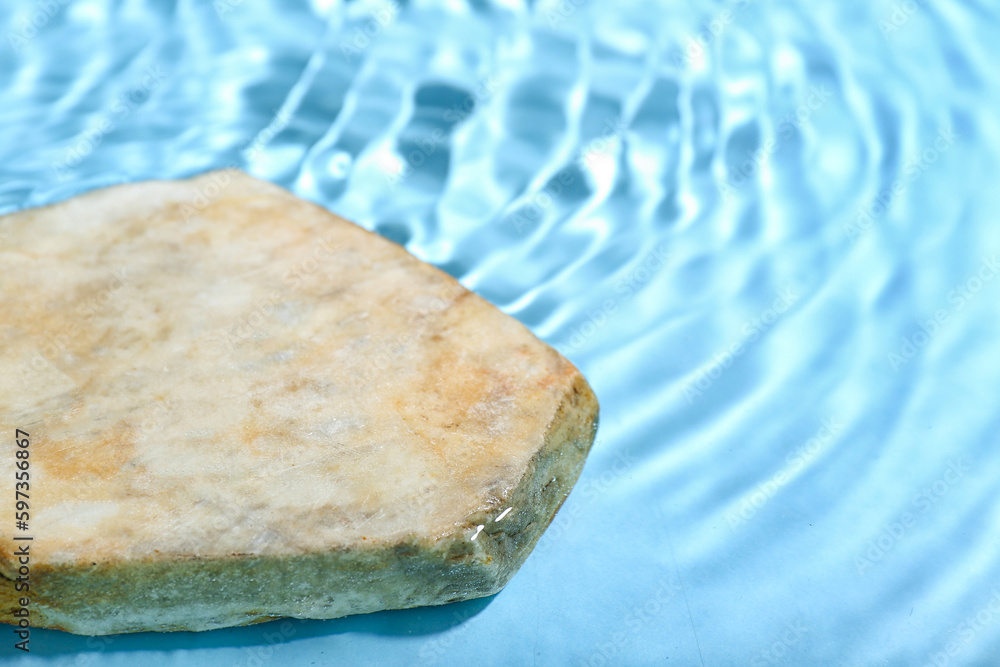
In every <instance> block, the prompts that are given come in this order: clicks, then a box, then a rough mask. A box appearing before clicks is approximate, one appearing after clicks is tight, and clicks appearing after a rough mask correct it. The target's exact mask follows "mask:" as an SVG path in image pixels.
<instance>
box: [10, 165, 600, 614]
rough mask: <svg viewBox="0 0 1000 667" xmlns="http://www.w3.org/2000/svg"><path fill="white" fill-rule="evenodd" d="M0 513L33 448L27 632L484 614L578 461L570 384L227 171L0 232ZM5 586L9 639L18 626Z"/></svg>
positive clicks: (463, 312) (425, 280)
mask: <svg viewBox="0 0 1000 667" xmlns="http://www.w3.org/2000/svg"><path fill="white" fill-rule="evenodd" d="M0 231H2V232H3V234H0V239H2V240H0V259H2V266H3V271H2V272H0V357H2V360H0V363H2V368H3V371H4V372H3V373H2V374H0V427H2V429H3V431H2V439H0V461H2V462H3V463H2V467H3V469H5V470H7V472H5V473H4V475H3V479H2V480H0V489H2V490H3V495H4V496H5V497H7V498H8V499H9V500H8V502H12V500H13V498H14V488H13V487H14V479H13V477H14V475H13V468H12V462H13V461H14V460H15V458H14V457H15V451H16V446H15V443H14V434H15V429H16V428H20V429H23V430H24V431H27V432H28V433H29V434H30V442H31V444H30V446H29V451H30V458H29V461H30V469H29V471H30V490H29V495H30V501H29V502H30V510H29V511H30V522H29V529H28V531H26V532H20V531H15V528H14V525H13V524H14V521H13V516H12V514H10V513H9V516H8V517H7V518H5V519H3V520H2V521H0V575H2V576H3V577H4V578H6V579H12V578H14V577H15V576H16V570H17V567H18V565H17V563H16V561H15V558H14V555H13V551H14V548H15V545H18V544H19V543H17V542H14V541H13V540H12V537H13V534H15V533H17V534H19V535H30V536H32V537H33V540H32V541H31V543H30V544H31V546H30V553H31V562H30V568H31V572H30V578H31V583H30V586H31V587H30V596H31V603H30V608H31V613H32V617H31V618H32V625H33V626H36V627H37V626H44V627H53V628H60V629H63V630H67V631H69V632H74V633H80V634H108V633H119V632H135V631H143V630H203V629H209V628H217V627H225V626H231V625H243V624H247V623H254V622H258V621H261V620H267V619H270V618H276V617H283V616H292V617H299V618H333V617H338V616H343V615H347V614H354V613H363V612H370V611H375V610H380V609H391V608H405V607H412V606H418V605H427V604H440V603H444V602H449V601H454V600H462V599H468V598H474V597H479V596H484V595H489V594H492V593H495V592H497V591H499V590H500V589H501V588H502V587H503V586H504V585H505V584H506V583H507V581H508V580H509V579H510V577H511V576H513V574H514V572H516V570H517V569H518V567H520V565H521V564H522V563H523V562H524V560H525V558H526V557H527V556H528V553H529V552H530V551H531V549H532V548H533V546H534V544H535V543H536V541H537V540H538V538H539V536H540V535H541V532H542V531H543V530H544V529H545V527H546V526H547V525H548V524H549V522H550V521H551V520H552V518H553V515H554V514H555V512H556V510H557V509H558V507H559V505H560V504H561V503H562V501H563V500H564V499H565V497H566V496H567V495H568V493H569V491H570V489H571V487H572V485H573V484H574V482H575V481H576V479H577V477H578V475H579V472H580V470H581V468H582V466H583V462H584V459H585V457H586V454H587V452H588V450H589V448H590V445H591V443H592V441H593V436H594V431H595V429H596V420H597V401H596V398H595V397H594V394H593V392H592V391H591V390H590V388H589V386H588V385H587V383H586V381H585V380H584V378H583V377H582V376H581V374H580V373H579V371H577V369H576V368H574V367H573V365H572V364H570V363H569V362H568V361H567V360H565V359H564V358H562V357H561V356H560V355H559V354H558V353H557V352H555V351H554V350H553V349H551V348H550V347H549V346H547V345H545V344H544V343H542V342H541V341H539V340H538V339H537V338H535V337H534V336H533V335H532V334H531V333H530V332H529V331H528V330H527V329H526V328H525V327H524V326H522V325H521V324H520V323H518V322H517V321H516V320H514V319H513V318H511V317H509V316H507V315H505V314H503V313H501V312H500V311H498V310H497V309H496V308H494V307H493V306H491V305H490V304H488V303H487V302H485V301H484V300H483V299H481V298H479V297H478V296H476V295H475V294H472V293H471V292H469V291H467V290H466V289H464V288H463V287H462V286H461V285H460V284H458V283H457V282H456V281H455V280H453V279H452V278H450V277H449V276H447V275H446V274H444V273H442V272H441V271H439V270H437V269H435V268H433V267H431V266H429V265H427V264H424V263H422V262H420V261H418V260H417V259H415V258H414V257H412V256H411V255H409V254H408V253H406V251H405V250H404V249H402V248H401V247H399V246H397V245H395V244H393V243H391V242H389V241H387V240H385V239H383V238H381V237H379V236H378V235H375V234H372V233H370V232H368V231H365V230H363V229H362V228H360V227H357V226H355V225H353V224H351V223H349V222H346V221H344V220H342V219H340V218H338V217H336V216H334V215H332V214H331V213H329V212H327V211H325V210H324V209H322V208H320V207H317V206H315V205H313V204H310V203H308V202H305V201H302V200H300V199H298V198H296V197H294V196H293V195H291V194H290V193H288V192H286V191H285V190H282V189H281V188H278V187H277V186H274V185H272V184H269V183H264V182H261V181H258V180H255V179H253V178H250V177H249V176H246V175H245V174H242V173H239V172H235V171H227V172H214V173H210V174H205V175H202V176H200V177H197V178H195V179H191V180H187V181H176V182H156V181H154V182H146V183H136V184H130V185H123V186H117V187H113V188H108V189H105V190H101V191H97V192H92V193H89V194H86V195H83V196H79V197H76V198H74V199H72V200H69V201H67V202H63V203H61V204H57V205H54V206H50V207H45V208H40V209H34V210H26V211H21V212H18V213H15V214H12V215H8V216H5V217H3V218H0ZM22 595H23V593H15V592H14V586H13V582H12V581H0V603H2V605H3V614H2V616H0V618H2V619H3V620H4V621H5V622H9V621H10V619H11V618H12V617H11V615H10V613H9V611H8V610H9V609H10V608H12V607H14V606H16V605H17V602H16V600H17V598H19V597H21V596H22Z"/></svg>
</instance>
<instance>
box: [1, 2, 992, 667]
mask: <svg viewBox="0 0 1000 667" xmlns="http://www.w3.org/2000/svg"><path fill="white" fill-rule="evenodd" d="M514 4H516V3H510V2H505V3H500V2H497V3H496V4H492V5H491V4H489V3H487V2H485V1H483V2H472V3H470V4H469V5H465V4H463V3H450V5H449V7H450V6H451V5H454V7H451V8H450V9H449V8H447V7H446V6H445V5H448V3H431V2H414V3H409V4H404V5H393V4H392V3H390V2H383V3H377V2H373V3H357V2H356V3H350V4H349V5H347V6H346V7H341V6H340V5H336V6H334V4H333V3H315V4H314V5H312V6H310V5H308V4H302V3H298V4H295V5H294V6H291V7H289V6H286V5H284V4H278V3H273V4H270V5H268V4H266V3H265V6H261V5H259V4H258V3H249V2H247V3H242V2H237V1H236V0H226V1H225V2H222V3H221V4H220V3H218V2H217V3H215V6H213V5H212V4H211V3H180V4H176V5H175V4H172V3H166V2H163V3H151V4H149V5H139V4H136V3H99V2H83V1H79V2H74V3H67V4H65V5H62V4H60V3H48V4H46V3H22V4H19V5H17V6H16V7H14V8H11V7H6V6H5V7H3V8H2V9H0V17H2V20H3V26H4V27H5V28H4V35H5V37H6V43H5V44H4V45H3V46H2V48H3V52H2V55H0V58H2V60H0V62H2V67H0V99H2V100H3V101H4V104H3V105H2V106H0V121H2V122H0V151H2V152H3V153H2V157H3V159H2V160H0V172H2V174H3V177H2V178H0V209H2V210H4V211H10V210H14V209H17V208H21V207H25V206H33V205H39V204H44V203H47V202H51V201H55V200H58V199H62V198H65V197H68V196H71V195H72V194H75V193H78V192H82V191H85V190H89V189H92V188H94V187H98V186H103V185H108V184H112V183H116V182H121V181H128V180H140V179H145V178H173V177H182V176H187V175H190V174H194V173H197V172H200V171H204V170H206V169H210V168H219V167H224V166H227V165H230V164H238V165H242V166H244V167H245V168H246V169H247V170H248V171H250V172H251V173H253V174H255V175H257V176H260V177H262V178H266V179H269V180H272V181H275V182H277V183H279V184H281V185H283V186H286V187H289V188H291V189H293V190H294V191H295V192H297V193H299V194H300V195H302V196H304V197H307V198H310V199H312V200H315V201H318V202H320V203H321V204H323V205H324V206H327V207H329V208H331V209H333V210H334V211H336V212H338V213H340V214H341V215H344V216H345V217H348V218H350V219H353V220H356V221H357V222H359V223H360V224H362V225H364V226H366V227H369V228H371V229H375V230H377V231H379V232H380V233H382V234H384V235H385V236H387V237H389V238H391V239H392V240H394V241H397V242H399V243H402V244H405V245H406V246H407V248H408V249H409V250H410V251H411V252H413V253H414V254H415V255H417V256H418V257H420V258H422V259H424V260H426V261H430V262H433V263H434V264H436V265H438V266H440V267H442V268H444V269H445V270H447V271H449V272H450V273H452V274H453V275H456V276H458V277H459V278H461V280H462V281H463V283H464V284H466V285H467V286H468V287H470V288H472V289H474V290H476V291H477V292H478V293H480V294H481V295H483V296H484V297H486V298H487V299H489V300H490V301H492V302H493V303H495V304H497V305H498V306H500V307H501V308H503V309H505V310H506V311H507V312H509V313H511V314H512V315H514V316H516V317H518V318H519V319H520V320H521V321H523V322H524V323H525V324H527V325H528V326H530V327H531V328H532V329H533V330H534V331H535V332H536V333H538V335H539V336H541V337H542V338H544V339H545V340H547V341H549V342H550V343H552V344H553V345H555V346H556V347H557V348H559V349H560V350H562V351H563V352H564V353H565V354H567V356H569V357H570V358H571V359H572V360H573V361H574V362H575V363H576V364H577V365H579V366H580V367H581V369H582V370H583V371H584V372H585V374H586V375H587V377H588V378H589V379H590V381H591V383H592V384H593V386H594V388H595V389H596V391H597V393H598V396H599V397H600V399H601V404H602V426H601V432H600V435H599V439H598V442H597V444H596V445H595V448H594V451H593V453H592V455H591V458H590V460H589V462H588V465H587V468H586V470H585V471H584V474H583V477H582V478H581V480H580V483H579V486H578V488H577V490H576V491H575V492H574V494H573V495H572V496H571V498H570V499H569V500H568V501H567V503H566V504H565V506H564V507H563V510H562V511H561V512H560V515H559V516H558V517H557V519H556V521H555V523H554V524H553V526H552V528H551V529H550V531H549V532H548V533H547V534H546V536H545V537H544V538H543V540H542V542H541V544H540V546H539V548H538V551H537V553H536V554H534V556H533V557H532V558H530V559H529V561H528V563H527V564H526V565H525V566H524V568H523V570H522V571H521V572H520V573H519V574H518V575H517V576H516V577H515V578H514V580H513V581H512V583H511V584H510V585H509V586H508V588H507V589H506V590H505V591H504V592H503V593H501V594H500V595H499V596H497V598H496V599H494V600H493V601H492V602H491V603H490V604H488V605H487V606H486V607H485V608H484V609H482V610H481V611H479V613H478V614H475V615H473V616H472V617H471V618H470V615H469V614H463V615H462V618H461V621H462V622H461V623H459V624H458V625H457V626H456V627H454V628H452V629H450V630H446V631H444V633H443V634H441V635H440V636H438V637H436V638H434V639H430V640H429V639H427V638H426V637H421V636H420V635H415V636H407V635H406V634H405V633H399V636H392V635H393V634H394V633H392V632H390V631H379V630H378V627H380V626H379V623H380V621H378V620H377V619H379V618H380V617H382V616H380V615H375V616H372V617H366V618H364V619H360V620H357V619H356V620H354V621H345V622H344V623H349V625H348V626H335V625H330V624H327V625H321V624H315V625H310V626H309V627H310V628H314V631H311V634H309V636H308V638H302V639H301V640H300V641H298V642H296V643H295V644H294V646H292V645H289V646H287V647H285V648H284V649H283V650H285V651H286V653H284V654H281V655H287V656H288V659H291V660H294V659H296V657H303V656H306V657H309V656H314V655H315V654H318V653H319V651H320V650H322V651H324V655H325V656H345V659H350V660H356V661H357V662H358V664H368V663H369V662H371V663H372V664H374V662H373V661H374V658H365V657H361V656H363V655H369V654H371V655H379V656H381V657H382V658H383V659H385V656H386V654H389V655H390V657H391V658H392V659H398V660H399V661H404V662H405V661H412V660H424V661H425V662H426V661H428V660H429V658H428V656H429V655H430V654H431V653H433V655H438V654H439V653H440V651H439V649H441V647H442V646H445V645H447V651H446V652H445V653H444V654H442V655H445V654H446V655H459V654H462V655H477V656H479V657H480V658H482V660H485V661H486V662H487V663H488V664H524V663H525V662H527V661H528V660H529V659H531V660H533V661H535V660H537V661H538V662H539V663H542V664H560V663H563V662H566V661H567V656H570V657H571V660H570V662H572V663H573V664H698V663H699V662H703V663H704V664H745V663H750V664H780V663H787V664H845V665H856V664H908V665H915V664H924V663H929V664H935V661H936V662H937V663H939V664H944V663H941V660H944V659H947V660H948V662H947V663H946V664H989V663H990V662H991V660H992V659H993V658H994V656H996V655H997V654H998V649H1000V617H995V618H994V616H993V615H992V612H989V609H990V607H989V605H990V604H991V601H992V600H993V597H991V596H994V592H995V591H994V588H993V587H994V585H995V584H994V582H996V581H997V580H998V578H1000V577H998V575H1000V558H998V555H997V540H996V539H995V537H994V532H993V531H994V530H995V529H996V526H997V523H998V519H1000V515H998V511H997V509H996V505H995V503H994V501H993V498H994V495H995V488H996V484H997V482H998V481H1000V459H998V455H997V454H996V453H995V452H994V451H993V449H994V448H993V445H994V443H995V440H996V436H995V434H996V432H997V429H996V427H997V421H998V411H997V410H996V408H995V400H994V399H993V394H992V392H991V390H990V389H989V387H991V386H993V384H994V383H995V382H994V381H995V378H996V377H997V376H998V375H1000V356H998V355H996V354H992V353H991V348H990V345H991V344H992V342H993V341H994V340H996V338H997V334H998V326H997V323H996V322H997V320H996V318H995V317H994V316H992V315H991V313H995V308H994V303H995V302H996V297H997V290H998V289H1000V288H998V285H997V284H996V283H997V281H995V280H994V278H995V277H996V273H997V265H996V259H995V257H996V256H995V253H996V252H997V250H998V247H1000V243H998V241H1000V240H998V239H997V238H996V237H997V234H998V232H997V226H996V225H995V224H994V222H995V221H994V220H992V217H993V216H994V212H995V211H997V210H998V207H997V194H996V193H997V189H996V188H995V186H994V182H993V181H994V180H995V178H994V177H995V175H996V173H997V172H996V166H997V156H998V150H1000V127H998V122H997V116H996V114H995V113H994V110H995V109H996V108H997V105H998V102H1000V96H998V87H997V83H998V75H997V74H996V72H995V68H994V67H993V65H994V63H993V60H994V59H993V58H992V55H993V51H994V45H995V43H996V41H997V40H998V38H1000V30H998V27H1000V26H998V22H997V15H996V11H995V10H994V9H987V7H989V5H987V4H986V3H980V2H964V3H960V2H956V1H947V0H941V1H940V2H935V3H925V2H897V3H892V2H875V3H866V2H840V3H828V4H820V5H817V4H815V3H805V2H777V1H774V2H768V1H766V0H733V1H732V2H729V3H719V2H716V3H710V2H703V3H699V4H697V5H695V4H693V3H663V4H662V5H660V6H658V7H654V6H653V5H652V4H650V3H638V2H625V3H614V4H613V5H612V4H606V3H597V2H593V1H592V0H591V1H589V2H588V1H586V0H582V1H581V2H579V3H572V2H566V1H565V0H564V1H563V2H562V3H538V5H537V6H536V7H535V9H534V12H533V14H530V13H528V12H525V11H523V10H521V9H516V8H514V9H510V8H509V6H513V5H514ZM112 5H114V7H115V9H114V12H112V10H111V9H110V8H111V6H112ZM112 13H114V14H115V15H116V16H117V18H115V19H114V20H112V18H111V16H112ZM25 20H28V21H34V26H33V29H26V28H25V25H26V24H25V23H24V21H25ZM29 33H30V34H29ZM12 35H13V37H12ZM15 49H16V51H15ZM983 609H986V610H987V612H983V611H982V610H983ZM404 614H409V616H407V615H402V616H400V615H397V616H393V617H392V618H393V619H394V621H393V622H394V623H398V624H401V625H402V626H404V627H408V626H407V624H412V626H413V627H423V626H421V625H420V624H421V623H423V622H424V619H429V618H435V616H434V615H435V614H438V615H441V618H444V617H446V616H448V615H449V614H450V610H449V609H448V608H441V609H433V610H421V611H413V612H405V613H404ZM977 614H978V615H979V616H977ZM987 617H989V618H987ZM969 618H973V621H968V620H967V619H969ZM976 618H979V620H978V621H977V620H975V619H976ZM414 619H417V620H414ZM983 619H986V620H983ZM334 623H336V622H334ZM332 627H350V628H352V629H353V630H356V631H357V632H346V631H342V632H336V631H333V630H329V628H332ZM315 628H328V630H326V631H323V630H315ZM247 632H256V631H255V630H247ZM449 633H456V634H454V635H451V634H449ZM54 634H55V633H52V635H51V636H54ZM386 635H389V636H386ZM245 636H249V635H245ZM449 636H451V637H452V641H451V642H447V641H446V640H447V638H448V637H449ZM512 638H516V639H517V641H514V640H513V639H512ZM125 641H126V640H122V642H125ZM147 641H149V642H150V646H155V647H157V648H160V649H163V650H170V649H171V647H172V645H171V644H170V643H169V642H168V641H167V640H165V639H163V638H152V639H148V640H147ZM250 641H252V640H250ZM427 641H434V642H437V643H435V644H434V645H433V648H434V651H430V652H429V651H427V650H426V649H427V647H428V644H426V642H427ZM442 642H445V643H442ZM120 645H121V644H120ZM128 645H129V646H133V647H134V645H132V644H128ZM174 646H175V645H174ZM484 647H488V651H485V650H484ZM421 649H425V650H424V651H421ZM949 651H951V652H950V653H949ZM187 655H188V657H189V658H190V659H192V660H197V659H203V660H205V661H209V660H212V661H217V660H220V659H221V660H223V661H226V660H230V659H232V660H238V659H241V658H240V656H242V655H243V654H242V653H241V652H240V650H239V649H236V648H222V647H217V648H201V649H197V650H195V649H192V651H191V652H190V653H189V654H187ZM942 656H944V657H942ZM103 658H106V659H107V660H108V661H109V664H111V662H112V661H115V664H118V663H119V662H120V663H121V664H124V662H125V661H126V660H127V659H128V657H127V655H126V653H115V652H114V651H109V652H108V653H106V654H105V655H103V656H102V659H103ZM242 659H245V656H244V658H242ZM668 659H669V662H668Z"/></svg>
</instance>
